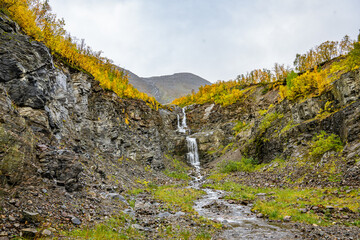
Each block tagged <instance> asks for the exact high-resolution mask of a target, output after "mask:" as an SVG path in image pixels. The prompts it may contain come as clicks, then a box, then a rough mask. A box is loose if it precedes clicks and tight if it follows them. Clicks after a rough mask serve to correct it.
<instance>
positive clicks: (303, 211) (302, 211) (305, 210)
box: [299, 208, 308, 213]
mask: <svg viewBox="0 0 360 240" xmlns="http://www.w3.org/2000/svg"><path fill="white" fill-rule="evenodd" d="M299 211H300V212H301V213H307V212H308V210H307V209H306V208H300V209H299Z"/></svg>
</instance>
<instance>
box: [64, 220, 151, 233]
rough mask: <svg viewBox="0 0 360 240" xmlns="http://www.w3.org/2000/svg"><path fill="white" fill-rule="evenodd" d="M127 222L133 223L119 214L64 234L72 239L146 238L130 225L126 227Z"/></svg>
mask: <svg viewBox="0 0 360 240" xmlns="http://www.w3.org/2000/svg"><path fill="white" fill-rule="evenodd" d="M129 222H130V223H135V221H134V220H133V219H131V218H130V217H129V216H128V215H126V214H120V215H119V216H117V217H113V218H110V219H109V220H108V221H106V222H104V223H100V224H97V225H96V226H95V227H94V228H89V227H85V228H83V229H75V230H72V231H70V232H68V233H64V234H65V235H66V236H68V237H70V238H72V239H146V236H144V235H143V234H142V233H141V232H139V231H138V230H136V229H134V228H132V227H131V225H130V226H128V227H126V223H129Z"/></svg>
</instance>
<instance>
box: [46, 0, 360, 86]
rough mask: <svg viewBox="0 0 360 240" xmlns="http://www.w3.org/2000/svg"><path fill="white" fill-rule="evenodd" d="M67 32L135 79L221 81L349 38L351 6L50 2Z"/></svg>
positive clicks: (353, 1)
mask: <svg viewBox="0 0 360 240" xmlns="http://www.w3.org/2000/svg"><path fill="white" fill-rule="evenodd" d="M50 4H51V5H52V6H53V10H54V11H55V13H57V15H58V16H60V17H64V18H65V21H66V23H67V26H66V28H67V29H68V30H69V31H70V32H71V34H73V35H75V36H77V37H78V38H85V39H86V42H87V43H88V44H89V45H90V46H92V47H93V49H95V50H103V51H104V55H105V56H107V57H109V58H111V59H113V60H114V61H115V62H116V63H118V64H120V65H121V66H122V67H125V68H127V69H130V70H131V71H133V72H134V73H136V74H138V75H140V76H154V75H163V74H172V73H174V72H180V71H181V72H185V71H186V72H192V73H195V74H198V75H200V76H201V77H204V78H206V79H208V80H210V81H213V82H215V81H216V80H218V79H222V80H228V79H233V78H235V77H236V76H237V75H238V74H240V73H245V72H246V71H251V70H252V69H255V68H264V67H266V68H271V67H272V66H273V64H274V63H275V62H279V63H285V64H287V65H291V64H292V61H293V59H294V57H295V54H296V53H302V52H305V51H306V50H308V49H309V48H311V47H313V46H314V45H316V44H320V43H321V42H323V41H326V40H340V39H341V38H342V37H343V36H344V35H345V34H348V35H350V36H351V37H352V38H355V37H356V35H357V33H358V28H359V27H360V26H359V25H358V23H359V22H360V15H359V14H358V11H357V10H358V9H360V2H359V1H357V0H343V1H335V0H321V1H320V0H305V1H304V0H290V1H281V0H270V1H269V0H257V1H250V0H249V1H241V0H222V1H219V0H181V1H169V0H152V1H148V0H103V1H95V0H91V1H89V0H51V1H50Z"/></svg>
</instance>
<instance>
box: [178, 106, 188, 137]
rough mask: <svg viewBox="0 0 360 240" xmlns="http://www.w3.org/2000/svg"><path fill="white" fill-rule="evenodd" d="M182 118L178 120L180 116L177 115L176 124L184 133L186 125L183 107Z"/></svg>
mask: <svg viewBox="0 0 360 240" xmlns="http://www.w3.org/2000/svg"><path fill="white" fill-rule="evenodd" d="M182 113H183V118H182V120H181V122H180V116H179V114H178V115H177V125H178V131H179V132H181V133H186V129H187V125H186V113H185V108H183V109H182Z"/></svg>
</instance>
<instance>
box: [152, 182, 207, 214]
mask: <svg viewBox="0 0 360 240" xmlns="http://www.w3.org/2000/svg"><path fill="white" fill-rule="evenodd" d="M203 194H205V192H204V191H202V190H197V189H192V188H184V186H163V187H159V188H158V189H157V190H155V191H154V192H153V196H154V198H156V199H159V200H161V201H163V202H165V203H167V206H168V207H169V208H173V209H175V210H178V209H181V210H182V211H185V212H194V210H193V208H192V207H193V205H194V201H195V200H196V199H198V198H199V197H200V196H202V195H203Z"/></svg>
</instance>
